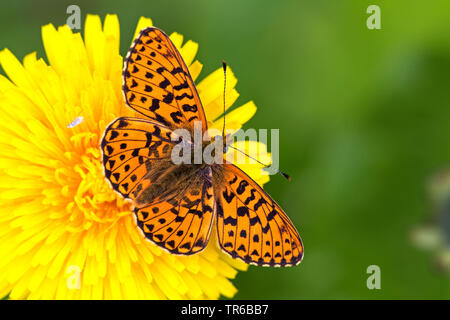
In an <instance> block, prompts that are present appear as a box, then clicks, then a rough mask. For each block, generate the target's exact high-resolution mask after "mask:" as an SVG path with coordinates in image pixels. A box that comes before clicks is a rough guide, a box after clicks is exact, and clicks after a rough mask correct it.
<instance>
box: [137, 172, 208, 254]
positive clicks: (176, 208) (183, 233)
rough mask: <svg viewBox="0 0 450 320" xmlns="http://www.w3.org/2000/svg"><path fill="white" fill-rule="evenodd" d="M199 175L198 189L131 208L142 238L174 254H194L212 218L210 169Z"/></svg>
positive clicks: (201, 245) (205, 239) (204, 242)
mask: <svg viewBox="0 0 450 320" xmlns="http://www.w3.org/2000/svg"><path fill="white" fill-rule="evenodd" d="M198 174H201V175H202V178H203V184H202V185H201V186H200V187H199V188H186V189H185V190H179V194H178V195H177V196H175V197H172V198H171V199H159V200H158V199H157V200H156V201H154V202H152V203H150V204H148V205H145V206H142V207H140V208H135V215H136V221H137V225H138V226H139V228H140V229H141V230H142V232H143V234H144V235H145V237H146V238H147V239H149V240H151V241H152V242H154V243H155V244H157V245H158V246H161V247H163V248H164V249H166V250H168V251H169V252H171V253H174V254H185V255H189V254H194V253H197V252H199V251H201V250H203V249H204V248H205V247H206V245H207V243H208V240H209V235H210V232H211V228H212V225H213V218H214V192H213V186H212V182H211V169H210V168H206V169H204V170H203V172H201V173H200V172H199V173H198Z"/></svg>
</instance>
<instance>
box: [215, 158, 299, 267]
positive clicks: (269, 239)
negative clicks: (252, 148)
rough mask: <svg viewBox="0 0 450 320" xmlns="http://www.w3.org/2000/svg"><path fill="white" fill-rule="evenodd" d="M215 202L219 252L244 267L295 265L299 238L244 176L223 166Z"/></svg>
mask: <svg viewBox="0 0 450 320" xmlns="http://www.w3.org/2000/svg"><path fill="white" fill-rule="evenodd" d="M223 166H224V169H225V177H224V182H223V186H221V187H220V192H219V196H218V198H219V199H216V206H217V210H216V215H217V235H218V238H219V244H220V246H221V248H222V249H223V250H224V251H226V252H227V253H229V254H230V255H231V256H232V257H234V258H236V257H237V258H240V259H242V260H243V261H245V262H246V263H253V264H258V265H269V266H286V265H296V264H298V263H299V262H300V261H301V259H302V257H303V245H302V241H301V239H300V236H299V234H298V232H297V230H296V229H295V227H294V225H293V224H292V222H291V221H290V220H289V218H288V216H287V215H286V214H285V213H284V212H283V210H282V209H281V208H280V206H279V205H278V204H276V203H275V202H274V201H273V200H272V199H271V198H270V196H269V195H268V194H267V193H266V192H265V191H264V190H263V189H262V188H261V187H260V186H259V185H258V184H257V183H256V182H255V181H253V180H252V179H251V178H250V177H249V176H248V175H247V174H245V173H244V172H243V171H242V170H240V169H239V168H237V167H236V166H234V165H232V164H224V165H223Z"/></svg>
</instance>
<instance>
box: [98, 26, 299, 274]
mask: <svg viewBox="0 0 450 320" xmlns="http://www.w3.org/2000/svg"><path fill="white" fill-rule="evenodd" d="M123 94H124V97H125V101H126V103H127V105H128V106H129V107H131V108H132V109H134V110H135V111H137V112H138V113H140V114H141V115H142V116H143V117H142V118H129V117H121V118H118V119H116V120H114V121H113V122H112V123H111V124H110V125H109V126H108V127H107V128H106V130H105V133H104V136H103V139H102V142H101V149H102V153H103V165H104V172H105V176H106V178H107V179H108V180H109V182H110V184H111V186H112V188H113V189H114V190H115V191H117V192H119V193H120V194H121V195H122V196H123V197H124V198H126V199H130V200H131V201H132V202H133V203H134V206H135V208H134V213H135V217H136V223H137V226H138V227H139V229H140V230H141V231H142V234H143V236H145V238H147V239H149V240H151V241H152V242H154V243H155V244H157V245H158V246H160V247H162V248H164V249H166V250H168V251H169V252H171V253H173V254H183V255H190V254H195V253H198V252H200V251H202V250H203V249H204V248H205V247H206V245H207V243H208V241H209V236H210V234H211V230H212V228H213V226H214V225H215V227H216V228H217V237H218V242H219V245H220V247H221V248H222V249H223V251H225V252H226V253H228V254H229V255H231V256H232V257H233V258H239V259H241V260H243V261H245V262H246V263H250V264H257V265H265V266H290V265H295V264H298V263H299V262H300V261H301V259H302V257H303V245H302V242H301V239H300V236H299V234H298V232H297V230H296V229H295V227H294V225H293V224H292V222H291V221H290V220H289V218H288V217H287V215H286V214H285V213H284V211H283V210H282V209H281V208H280V206H279V205H278V204H276V203H275V201H273V200H272V198H271V197H270V196H269V195H268V194H267V193H266V192H265V191H264V190H263V189H262V188H261V187H260V186H259V185H258V184H257V183H256V182H255V181H253V180H252V179H251V178H250V177H249V176H248V175H247V174H245V173H244V172H243V171H242V170H240V169H239V168H238V167H236V166H235V165H233V164H230V163H228V162H225V163H224V164H201V165H194V164H192V165H187V164H181V165H175V164H174V163H173V162H172V161H171V151H172V149H173V147H174V146H175V145H176V144H177V143H180V140H177V139H172V138H173V137H172V135H173V132H174V130H175V129H178V128H185V129H187V130H189V131H190V132H192V130H193V127H194V121H201V123H202V130H203V132H206V130H207V121H206V118H205V114H204V112H203V107H202V104H201V101H200V98H199V95H198V93H197V90H196V88H195V85H194V82H193V80H192V78H191V76H190V73H189V70H188V68H187V66H186V64H185V63H184V61H183V58H182V57H181V55H180V53H179V52H178V50H177V49H176V47H175V45H174V44H173V43H172V41H171V40H170V38H169V37H168V36H167V35H166V34H164V32H162V31H161V30H159V29H157V28H155V27H149V28H145V29H144V30H142V31H141V32H140V34H139V35H138V37H137V38H136V39H135V41H134V43H133V45H132V46H131V48H130V50H129V52H128V55H127V57H126V59H125V66H124V70H123Z"/></svg>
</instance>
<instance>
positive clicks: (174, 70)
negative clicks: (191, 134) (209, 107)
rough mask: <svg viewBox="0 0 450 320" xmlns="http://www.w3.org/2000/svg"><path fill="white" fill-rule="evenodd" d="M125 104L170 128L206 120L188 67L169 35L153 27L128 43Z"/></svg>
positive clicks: (190, 125) (124, 71)
mask: <svg viewBox="0 0 450 320" xmlns="http://www.w3.org/2000/svg"><path fill="white" fill-rule="evenodd" d="M123 83H124V84H123V92H124V96H125V100H126V102H127V104H128V105H129V106H130V107H131V108H133V109H134V110H136V111H137V112H139V113H141V114H142V115H144V116H146V117H149V118H151V119H154V120H156V121H158V122H160V123H162V124H163V125H166V126H168V127H171V128H179V127H183V128H193V123H194V121H201V122H202V127H203V128H202V129H203V132H206V130H207V122H206V118H205V114H204V112H203V107H202V104H201V102H200V98H199V96H198V93H197V89H196V88H195V85H194V82H193V81H192V78H191V75H190V73H189V69H188V68H187V66H186V64H185V63H184V61H183V58H182V57H181V55H180V53H179V52H178V50H177V48H176V47H175V45H174V44H173V43H172V41H171V40H170V38H169V37H168V36H167V35H166V34H165V33H164V32H162V31H161V30H159V29H157V28H155V27H149V28H145V29H143V30H142V31H141V32H140V34H139V36H138V37H137V38H136V40H135V41H134V43H133V45H132V46H131V49H130V51H129V52H128V55H127V57H126V59H125V67H124V70H123Z"/></svg>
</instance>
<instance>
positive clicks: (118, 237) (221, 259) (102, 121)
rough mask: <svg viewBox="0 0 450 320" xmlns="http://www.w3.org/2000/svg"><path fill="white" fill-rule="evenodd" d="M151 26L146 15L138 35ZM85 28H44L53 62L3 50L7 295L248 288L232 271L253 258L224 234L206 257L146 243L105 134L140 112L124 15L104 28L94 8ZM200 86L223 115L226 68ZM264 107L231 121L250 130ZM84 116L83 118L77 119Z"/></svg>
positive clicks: (2, 219)
mask: <svg viewBox="0 0 450 320" xmlns="http://www.w3.org/2000/svg"><path fill="white" fill-rule="evenodd" d="M150 25H152V22H151V20H150V19H147V18H141V19H140V21H139V23H138V26H137V29H136V32H138V31H139V30H141V29H142V28H144V27H147V26H150ZM84 34H85V39H84V41H83V39H82V37H81V35H80V34H79V33H73V32H72V31H71V30H70V29H69V27H68V26H62V27H59V28H58V29H55V28H54V27H53V25H51V24H50V25H46V26H44V27H43V28H42V39H43V43H44V48H45V51H46V55H47V58H48V62H49V64H47V63H46V62H45V61H44V60H43V59H38V58H37V57H36V54H35V53H31V54H29V55H27V56H26V57H25V58H24V60H23V64H21V63H20V62H19V61H18V60H17V59H16V58H15V57H14V55H13V54H12V53H11V52H10V51H9V50H8V49H4V50H3V51H1V52H0V64H1V66H2V67H3V69H4V71H5V73H6V74H7V76H8V78H9V79H8V78H6V77H4V76H2V75H0V118H1V119H2V121H1V122H0V174H1V179H0V297H3V296H5V295H7V294H9V296H10V298H13V299H22V298H29V299H164V298H169V299H217V298H219V296H220V295H224V296H226V297H232V296H233V295H234V294H235V293H236V289H235V287H234V286H233V285H232V284H231V282H230V280H229V279H232V278H234V277H235V275H236V273H237V269H238V270H246V268H247V266H246V265H245V264H244V263H242V262H240V261H238V260H233V259H231V258H230V257H228V256H227V255H225V254H224V253H222V252H221V251H220V249H219V248H218V246H217V244H216V240H215V234H212V235H211V241H210V243H209V245H208V246H207V248H206V249H205V250H204V251H203V252H201V253H199V254H197V255H193V256H188V257H186V256H175V255H171V254H169V253H167V252H165V251H163V250H161V249H160V248H159V247H158V246H156V245H153V244H151V243H149V242H148V241H144V239H143V238H142V236H141V234H140V233H139V231H138V230H137V228H136V226H135V224H134V220H133V217H132V210H131V207H130V204H129V203H128V202H125V201H124V200H123V199H122V198H121V197H120V196H118V195H117V194H116V193H115V192H113V190H112V189H111V188H110V186H109V185H108V183H107V182H106V180H105V178H104V176H103V173H102V164H101V161H100V149H99V142H100V139H101V137H102V134H103V131H104V129H105V127H106V126H107V125H108V123H110V122H111V121H112V120H114V119H115V118H117V117H120V116H130V115H134V112H133V111H132V110H131V109H130V108H128V107H127V106H126V105H125V103H124V101H123V97H122V91H121V90H122V89H121V82H122V79H121V72H122V66H123V60H122V57H121V56H120V54H119V21H118V18H117V16H115V15H107V16H106V18H105V21H104V24H103V26H102V23H101V20H100V18H99V17H98V16H93V15H88V16H87V18H86V24H85V33H84ZM171 39H172V40H173V42H174V43H175V45H176V46H177V47H178V48H179V50H180V52H181V54H182V56H183V57H184V59H185V61H186V64H187V65H188V66H190V71H191V74H192V75H193V77H194V79H195V78H197V76H198V75H199V73H200V71H201V68H202V65H201V64H200V62H198V61H194V57H195V55H196V53H197V49H198V45H197V43H195V42H192V41H187V42H185V43H184V45H182V44H183V36H181V35H180V34H177V33H173V34H172V35H171ZM130 42H131V41H130ZM227 78H228V83H227V86H228V88H229V89H228V90H227V93H226V97H227V101H228V103H227V107H230V106H231V105H232V104H233V102H235V100H236V99H237V97H238V93H237V91H236V90H235V89H234V87H235V85H236V82H237V80H236V78H235V76H234V75H233V73H232V72H231V70H229V72H228V74H227ZM198 91H199V94H200V96H201V99H202V101H203V104H204V108H205V112H206V115H207V117H208V119H210V120H216V122H217V124H218V123H221V120H220V117H221V114H222V99H223V97H222V96H223V73H222V70H221V69H219V70H218V71H216V72H214V73H212V74H211V75H209V76H208V77H206V78H205V79H204V80H203V81H201V82H200V83H199V84H198ZM255 111H256V107H255V105H254V104H253V103H252V102H249V103H247V104H245V105H244V106H242V107H240V108H237V109H235V110H234V111H232V112H231V113H230V115H229V116H228V117H227V119H230V120H229V123H230V125H231V126H232V127H235V128H238V127H240V126H242V124H243V123H244V122H245V121H247V120H248V119H249V118H251V116H253V114H254V113H255ZM81 117H82V118H81ZM74 119H79V120H81V119H82V121H81V123H79V124H78V125H75V126H71V125H70V123H71V122H72V121H73V120H74ZM216 122H213V121H210V125H211V126H214V125H215V124H216ZM217 126H218V125H217ZM253 143H254V142H253ZM260 147H263V148H264V147H265V146H260ZM267 160H270V158H269V159H267ZM247 166H248V165H247ZM248 169H249V170H247V172H248V173H249V174H250V175H251V176H252V177H253V178H255V179H256V180H257V181H259V182H260V183H263V182H266V180H267V179H268V178H267V176H261V173H260V170H259V169H260V166H253V167H251V168H248Z"/></svg>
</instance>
